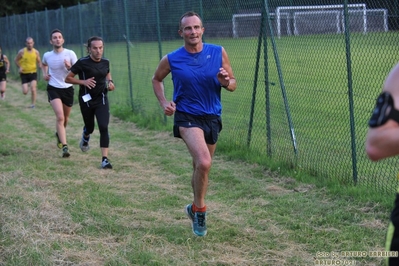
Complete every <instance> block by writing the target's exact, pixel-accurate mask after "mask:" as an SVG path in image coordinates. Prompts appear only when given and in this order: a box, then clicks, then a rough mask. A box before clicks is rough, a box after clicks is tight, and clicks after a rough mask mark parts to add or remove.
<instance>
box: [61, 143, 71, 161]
mask: <svg viewBox="0 0 399 266" xmlns="http://www.w3.org/2000/svg"><path fill="white" fill-rule="evenodd" d="M70 155H71V154H70V153H69V150H68V146H64V147H62V157H63V158H67V157H69V156H70Z"/></svg>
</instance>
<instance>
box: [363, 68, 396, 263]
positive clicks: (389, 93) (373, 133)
mask: <svg viewBox="0 0 399 266" xmlns="http://www.w3.org/2000/svg"><path fill="white" fill-rule="evenodd" d="M368 125H369V129H368V132H367V138H366V147H365V148H366V153H367V155H368V157H369V158H370V160H372V161H379V160H382V159H385V158H389V157H393V156H397V155H399V64H397V65H396V66H394V67H393V68H392V69H391V71H390V73H389V74H388V76H387V77H386V79H385V81H384V84H383V88H382V92H381V94H380V95H379V96H378V98H377V101H376V104H375V107H374V111H373V113H372V115H371V118H370V120H369V122H368ZM386 250H387V251H393V252H396V254H397V253H398V252H399V189H398V191H397V193H396V200H395V202H394V208H393V210H392V212H391V217H390V222H389V225H388V229H387V236H386ZM386 263H387V265H390V266H394V265H395V266H396V265H399V257H387V258H386Z"/></svg>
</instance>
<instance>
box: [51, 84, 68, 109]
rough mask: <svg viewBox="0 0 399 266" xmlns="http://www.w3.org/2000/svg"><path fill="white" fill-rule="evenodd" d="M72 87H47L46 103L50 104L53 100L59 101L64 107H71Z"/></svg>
mask: <svg viewBox="0 0 399 266" xmlns="http://www.w3.org/2000/svg"><path fill="white" fill-rule="evenodd" d="M73 92H74V89H73V86H71V87H69V88H66V89H59V88H55V87H53V86H51V85H47V96H48V101H49V102H51V101H52V100H54V99H61V102H62V103H63V104H65V105H66V106H69V107H72V105H73Z"/></svg>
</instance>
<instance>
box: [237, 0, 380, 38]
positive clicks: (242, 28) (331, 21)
mask: <svg viewBox="0 0 399 266" xmlns="http://www.w3.org/2000/svg"><path fill="white" fill-rule="evenodd" d="M344 11H345V10H344V5H317V6H280V7H277V8H276V9H275V12H274V13H269V19H270V23H271V24H272V25H271V27H272V30H273V31H274V32H276V35H277V37H278V38H280V37H281V36H282V35H312V34H334V33H336V34H339V33H343V32H345V27H346V25H345V23H348V26H349V28H350V31H351V32H362V33H367V32H382V31H385V32H386V31H388V10H387V9H367V8H366V4H348V21H345V12H344ZM261 22H262V14H261V13H245V14H233V18H232V33H233V38H244V37H254V36H258V35H259V32H260V27H261ZM265 30H266V31H268V29H265Z"/></svg>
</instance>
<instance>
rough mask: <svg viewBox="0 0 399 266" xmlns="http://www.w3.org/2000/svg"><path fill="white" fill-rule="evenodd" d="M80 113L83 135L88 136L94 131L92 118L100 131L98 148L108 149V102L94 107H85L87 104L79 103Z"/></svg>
mask: <svg viewBox="0 0 399 266" xmlns="http://www.w3.org/2000/svg"><path fill="white" fill-rule="evenodd" d="M80 112H81V113H82V117H83V122H84V124H85V128H84V133H85V134H86V135H90V134H91V133H93V131H94V126H95V123H94V117H95V118H96V119H97V124H98V129H99V131H100V147H101V148H108V147H109V134H108V124H109V117H110V114H109V104H108V100H105V101H104V103H103V102H101V103H98V104H94V105H90V104H89V106H88V105H87V103H84V102H82V101H81V102H80Z"/></svg>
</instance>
